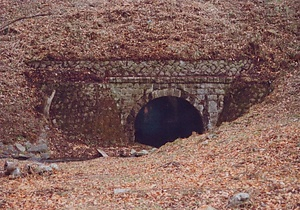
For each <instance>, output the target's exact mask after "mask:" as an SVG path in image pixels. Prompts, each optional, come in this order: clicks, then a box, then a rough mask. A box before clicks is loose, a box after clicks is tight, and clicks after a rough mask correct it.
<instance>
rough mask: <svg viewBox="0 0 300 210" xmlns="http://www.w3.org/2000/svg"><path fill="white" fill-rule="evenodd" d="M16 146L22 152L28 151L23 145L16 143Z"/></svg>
mask: <svg viewBox="0 0 300 210" xmlns="http://www.w3.org/2000/svg"><path fill="white" fill-rule="evenodd" d="M15 146H16V148H17V149H18V150H19V151H20V152H25V151H26V148H25V147H24V146H23V145H22V144H19V143H16V144H15Z"/></svg>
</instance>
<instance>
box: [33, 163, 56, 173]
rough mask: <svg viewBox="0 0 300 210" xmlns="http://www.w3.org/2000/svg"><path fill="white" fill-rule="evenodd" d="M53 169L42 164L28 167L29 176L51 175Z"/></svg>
mask: <svg viewBox="0 0 300 210" xmlns="http://www.w3.org/2000/svg"><path fill="white" fill-rule="evenodd" d="M52 171H53V170H52V167H50V166H47V165H44V164H41V163H33V164H28V165H27V172H28V173H29V174H39V175H42V174H44V173H47V174H51V173H52Z"/></svg>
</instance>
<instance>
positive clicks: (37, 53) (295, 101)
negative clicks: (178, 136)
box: [0, 0, 300, 209]
mask: <svg viewBox="0 0 300 210" xmlns="http://www.w3.org/2000/svg"><path fill="white" fill-rule="evenodd" d="M178 4H179V5H178ZM299 11H300V10H299V1H266V2H264V1H245V2H244V1H234V0H231V1H185V2H180V1H171V0H168V1H153V2H151V1H146V0H145V1H136V2H134V4H131V1H123V2H119V1H99V2H98V1H84V2H83V1H63V2H62V1H47V2H44V1H34V2H31V1H18V0H13V1H12V0H10V1H7V0H5V1H1V2H0V43H1V45H0V58H1V60H0V107H1V109H0V116H1V117H0V125H1V126H0V140H1V141H2V142H5V143H10V142H15V141H25V140H30V141H34V139H36V138H37V136H38V134H39V131H40V129H41V128H42V127H44V125H45V124H46V122H45V121H44V120H43V119H41V117H40V116H39V115H38V114H37V113H36V111H35V108H34V107H35V105H36V100H37V99H36V98H35V97H36V94H37V90H36V89H35V87H34V86H32V85H31V84H30V83H28V81H26V79H25V77H24V72H26V71H27V70H28V68H29V67H27V66H26V65H25V62H26V61H28V60H30V59H45V58H48V59H63V58H65V59H72V58H82V59H110V58H119V59H124V58H130V59H132V58H136V59H147V58H149V59H157V58H165V59H166V58H178V59H188V58H193V59H201V58H206V59H222V58H226V59H235V58H237V57H238V56H239V55H240V54H241V55H243V56H246V57H247V56H248V57H250V58H255V59H258V58H259V59H263V60H264V61H265V63H266V64H267V65H266V66H264V68H262V70H264V71H266V72H267V74H270V72H271V73H272V72H273V73H274V72H275V73H276V74H275V75H277V80H275V81H274V82H273V86H274V92H273V93H271V95H270V96H268V97H267V98H266V100H265V101H264V102H263V103H262V104H258V105H256V106H254V107H252V108H251V110H250V111H249V113H247V114H246V115H244V116H243V117H241V118H239V119H237V120H235V121H234V122H230V123H223V124H222V125H221V126H220V127H218V128H216V129H215V130H212V131H210V132H208V133H206V134H203V135H193V136H191V137H190V138H188V139H182V140H177V141H175V142H174V143H169V144H167V145H165V146H163V147H161V148H160V149H159V150H157V151H156V152H154V153H152V154H150V155H148V156H143V157H139V158H116V157H109V158H98V159H94V160H90V161H82V162H68V163H58V165H59V167H60V168H61V170H60V171H57V172H55V173H54V174H52V175H50V176H37V175H36V176H35V175H29V176H26V177H24V178H18V179H9V177H5V176H2V177H0V208H2V209H197V208H200V207H201V206H203V205H206V204H207V205H211V206H212V207H214V208H216V209H229V206H227V204H228V199H229V198H230V197H231V196H232V195H233V194H235V193H238V192H247V193H249V194H250V196H251V201H252V204H251V205H250V206H247V207H244V208H246V209H300V202H299V200H300V196H299V195H300V181H299V180H300V177H299V176H300V175H299V174H300V101H299V100H300V95H299V93H300V78H299V77H300V70H299V23H298V21H297V19H299ZM50 13H51V14H50ZM36 14H44V15H45V16H39V17H37V18H27V19H22V20H20V21H16V22H14V23H11V21H12V20H18V19H19V18H22V17H29V16H31V15H36ZM198 24H199V25H200V26H201V27H199V28H197V27H196V26H197V25H198ZM199 25H198V26H199ZM189 32H191V33H189ZM83 40H84V41H85V42H84V43H86V44H85V45H83V44H82V41H83ZM195 40H198V41H197V42H196V41H195ZM146 46H147V47H146ZM249 47H250V48H249ZM140 49H147V50H144V51H141V50H140ZM262 74H264V72H262ZM50 137H51V138H50V140H51V142H52V148H59V147H61V148H62V149H61V151H62V152H67V151H70V148H74V147H75V146H76V145H69V143H65V142H64V143H62V142H63V141H62V140H63V137H62V136H61V135H59V131H57V132H53V136H50ZM60 142H61V144H59V143H60ZM79 146H80V145H79ZM64 148H65V149H64ZM57 155H58V156H59V155H61V154H57ZM66 156H68V155H67V154H66ZM4 161H5V160H4V159H1V160H0V166H1V165H3V164H4ZM20 164H21V165H25V164H26V162H20ZM116 189H129V191H127V192H125V193H119V194H115V193H114V190H116ZM241 208H242V207H241Z"/></svg>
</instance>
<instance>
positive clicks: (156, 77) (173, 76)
mask: <svg viewBox="0 0 300 210" xmlns="http://www.w3.org/2000/svg"><path fill="white" fill-rule="evenodd" d="M29 65H30V66H32V67H34V68H35V69H36V70H38V71H40V72H47V74H48V73H49V72H50V73H52V76H53V77H55V75H59V74H57V73H61V72H68V74H73V73H75V72H86V74H93V75H94V76H95V77H96V79H97V81H96V82H95V81H90V80H89V81H87V80H80V79H78V80H77V81H74V82H70V83H66V82H62V81H63V79H64V78H59V77H58V78H56V79H55V82H53V81H54V80H51V79H50V77H49V78H45V79H43V80H44V81H41V82H42V83H44V86H43V87H44V91H45V93H47V94H49V92H51V90H53V89H55V90H56V92H57V94H56V96H55V97H54V100H53V104H52V106H51V110H50V114H51V118H52V120H53V122H54V123H55V124H57V126H58V127H60V128H61V129H62V130H65V132H67V134H68V135H69V136H71V137H72V138H73V139H76V138H78V137H80V138H88V139H92V140H91V141H97V139H98V141H102V142H106V141H108V143H109V142H120V141H123V142H128V141H130V142H132V141H134V131H133V125H134V120H135V117H136V115H137V113H138V111H139V110H140V108H141V107H142V106H143V105H145V104H146V103H147V102H149V101H150V100H152V99H154V98H158V97H162V96H176V97H181V98H184V99H185V100H187V101H189V102H190V103H191V104H192V105H193V106H194V107H195V108H197V109H198V110H199V112H200V113H201V115H202V117H203V121H204V124H205V127H206V128H207V129H210V128H212V127H214V126H215V125H216V124H217V122H218V117H219V115H220V113H221V112H222V110H223V106H224V97H225V95H226V92H227V90H228V89H229V88H230V86H231V82H232V81H233V80H235V79H236V78H238V77H244V76H247V75H248V74H249V72H252V71H253V69H254V67H255V65H254V64H253V63H252V62H251V60H239V61H224V60H198V61H175V60H166V61H160V60H157V61H129V60H119V61H33V62H30V63H29ZM108 113H110V114H108ZM112 113H113V114H112ZM113 118H114V119H113ZM111 127H114V128H116V129H115V130H116V133H118V135H113V133H114V132H113V130H111V129H108V128H111ZM109 130H111V131H109ZM107 133H108V135H107ZM120 133H123V134H124V135H119V134H120ZM104 138H106V139H104ZM99 139H100V140H99ZM124 139H125V140H124ZM106 143H107V142H106Z"/></svg>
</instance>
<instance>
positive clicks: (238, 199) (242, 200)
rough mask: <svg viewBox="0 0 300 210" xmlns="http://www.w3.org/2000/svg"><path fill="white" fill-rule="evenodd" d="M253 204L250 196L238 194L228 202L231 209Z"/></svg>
mask: <svg viewBox="0 0 300 210" xmlns="http://www.w3.org/2000/svg"><path fill="white" fill-rule="evenodd" d="M247 204H251V200H250V195H249V194H248V193H237V194H235V195H234V196H232V197H231V198H230V200H229V202H228V206H230V207H240V206H243V205H247Z"/></svg>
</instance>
